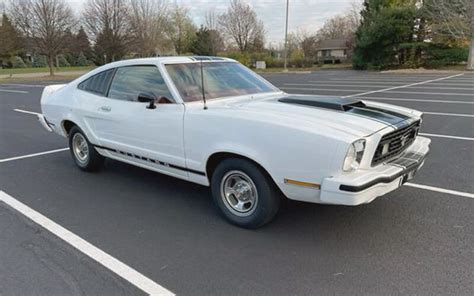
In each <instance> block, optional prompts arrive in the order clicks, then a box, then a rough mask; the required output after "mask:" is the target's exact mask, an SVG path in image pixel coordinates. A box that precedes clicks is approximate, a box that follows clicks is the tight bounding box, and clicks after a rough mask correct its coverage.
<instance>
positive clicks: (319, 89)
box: [280, 86, 474, 98]
mask: <svg viewBox="0 0 474 296" xmlns="http://www.w3.org/2000/svg"><path fill="white" fill-rule="evenodd" d="M402 87H403V88H404V87H406V86H396V87H394V88H390V89H396V88H402ZM280 89H288V90H302V91H329V92H358V91H361V89H338V88H319V87H312V88H309V87H280ZM379 92H385V93H396V94H417V95H443V96H468V97H473V96H474V93H470V94H467V93H445V92H419V91H399V90H387V89H381V90H373V91H367V92H363V93H355V94H350V95H347V96H343V98H350V97H358V96H365V95H369V94H374V93H379Z"/></svg>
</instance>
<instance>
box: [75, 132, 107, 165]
mask: <svg viewBox="0 0 474 296" xmlns="http://www.w3.org/2000/svg"><path fill="white" fill-rule="evenodd" d="M69 150H70V151H71V156H72V159H73V160H74V163H75V164H76V165H77V166H78V167H79V168H80V169H81V170H83V171H88V172H93V171H97V170H99V169H100V168H101V167H102V164H103V163H104V157H103V156H102V155H100V154H99V153H98V152H97V151H96V150H95V148H94V146H92V144H91V143H90V142H89V140H87V138H86V136H85V135H84V132H83V131H82V130H81V129H79V128H78V127H77V126H75V127H73V128H72V129H71V131H70V132H69Z"/></svg>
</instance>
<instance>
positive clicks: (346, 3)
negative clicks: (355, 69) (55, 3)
mask: <svg viewBox="0 0 474 296" xmlns="http://www.w3.org/2000/svg"><path fill="white" fill-rule="evenodd" d="M66 1H67V2H69V3H71V5H72V6H73V8H74V11H80V10H81V8H82V5H83V3H85V2H86V1H87V0H66ZM244 1H246V2H247V3H249V4H250V5H251V6H252V7H253V8H254V9H255V11H256V12H257V15H258V17H259V18H260V19H261V20H262V21H263V22H264V25H265V30H266V32H267V42H276V43H279V42H281V41H282V40H283V39H284V33H285V9H286V0H244ZM168 2H169V3H170V4H174V3H177V4H178V5H182V6H185V7H187V8H188V9H189V11H190V14H191V16H192V18H193V19H194V21H195V22H196V24H197V25H200V24H201V23H203V21H204V18H203V16H204V13H205V12H206V11H207V10H210V9H211V10H212V9H213V10H214V11H215V12H216V14H220V13H223V12H225V11H226V9H227V7H228V4H229V2H230V0H168ZM352 2H356V3H359V2H362V0H290V10H289V11H290V14H289V28H288V30H289V31H290V32H291V31H296V30H298V29H301V30H306V31H309V32H311V31H316V30H317V29H318V28H319V27H321V25H322V24H323V23H324V21H326V20H327V19H329V18H331V17H332V16H334V15H336V14H340V13H344V12H346V11H347V10H349V8H350V7H351V3H352Z"/></svg>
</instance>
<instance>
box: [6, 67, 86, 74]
mask: <svg viewBox="0 0 474 296" xmlns="http://www.w3.org/2000/svg"><path fill="white" fill-rule="evenodd" d="M92 68H94V67H91V66H84V67H61V68H57V69H56V71H57V72H69V71H87V70H90V69H92ZM25 73H49V68H12V69H0V75H2V74H25Z"/></svg>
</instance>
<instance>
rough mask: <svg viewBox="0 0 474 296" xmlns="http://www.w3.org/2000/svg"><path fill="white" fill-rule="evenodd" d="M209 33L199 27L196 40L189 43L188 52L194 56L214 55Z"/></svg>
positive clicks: (206, 29) (207, 30)
mask: <svg viewBox="0 0 474 296" xmlns="http://www.w3.org/2000/svg"><path fill="white" fill-rule="evenodd" d="M212 41H213V40H212V36H211V32H210V30H209V29H208V28H205V27H203V26H201V28H199V30H198V31H197V32H196V38H195V39H194V41H193V42H192V43H191V46H190V50H191V52H192V53H194V54H196V55H204V56H209V55H216V52H215V50H214V48H213V46H212V45H213V44H212Z"/></svg>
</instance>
